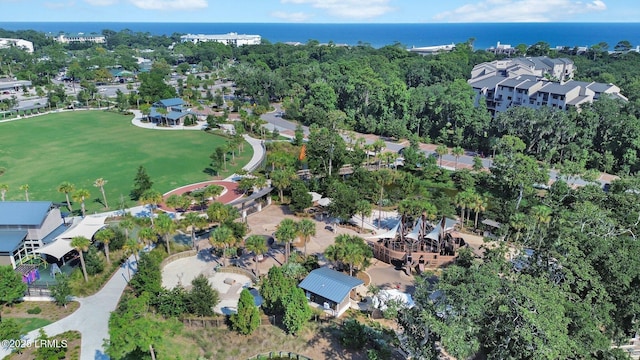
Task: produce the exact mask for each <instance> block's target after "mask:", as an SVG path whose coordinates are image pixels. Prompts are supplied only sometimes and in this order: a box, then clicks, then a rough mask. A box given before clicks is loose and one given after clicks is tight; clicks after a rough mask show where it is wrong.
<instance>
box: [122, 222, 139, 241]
mask: <svg viewBox="0 0 640 360" xmlns="http://www.w3.org/2000/svg"><path fill="white" fill-rule="evenodd" d="M135 225H136V224H135V223H134V222H133V220H131V219H129V218H125V219H123V220H121V221H120V223H118V226H120V227H121V228H122V229H124V237H125V238H126V239H129V230H133V227H134V226H135Z"/></svg>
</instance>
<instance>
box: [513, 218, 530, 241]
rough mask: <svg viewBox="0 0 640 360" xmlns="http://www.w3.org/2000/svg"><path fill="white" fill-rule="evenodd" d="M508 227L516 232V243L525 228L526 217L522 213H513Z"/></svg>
mask: <svg viewBox="0 0 640 360" xmlns="http://www.w3.org/2000/svg"><path fill="white" fill-rule="evenodd" d="M509 227H511V228H513V230H515V232H516V238H515V240H514V242H518V239H519V238H520V234H521V233H522V230H523V229H524V228H526V227H527V216H526V215H525V214H523V213H515V214H513V215H511V217H510V218H509Z"/></svg>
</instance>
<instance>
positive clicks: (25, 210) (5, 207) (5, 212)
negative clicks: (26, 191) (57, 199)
mask: <svg viewBox="0 0 640 360" xmlns="http://www.w3.org/2000/svg"><path fill="white" fill-rule="evenodd" d="M51 205H52V204H51V201H0V226H2V225H5V226H12V225H14V226H15V225H25V226H37V225H40V224H42V222H43V221H44V219H45V218H46V217H47V213H49V209H51Z"/></svg>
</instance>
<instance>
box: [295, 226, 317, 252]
mask: <svg viewBox="0 0 640 360" xmlns="http://www.w3.org/2000/svg"><path fill="white" fill-rule="evenodd" d="M296 233H297V235H298V236H299V237H300V239H301V240H302V241H303V242H304V256H307V243H308V242H309V240H311V237H312V236H315V235H316V223H314V222H313V221H311V220H309V219H302V220H300V222H298V223H297V224H296Z"/></svg>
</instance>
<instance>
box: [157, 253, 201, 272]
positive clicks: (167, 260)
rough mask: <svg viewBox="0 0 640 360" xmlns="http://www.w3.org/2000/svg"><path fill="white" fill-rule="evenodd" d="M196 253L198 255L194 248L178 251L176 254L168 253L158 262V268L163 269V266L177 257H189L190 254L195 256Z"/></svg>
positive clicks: (177, 258)
mask: <svg viewBox="0 0 640 360" xmlns="http://www.w3.org/2000/svg"><path fill="white" fill-rule="evenodd" d="M196 255H198V252H197V251H196V250H187V251H183V252H179V253H177V254H173V255H169V256H167V257H166V258H165V259H164V260H162V262H161V263H160V270H162V269H164V267H165V266H167V264H169V263H171V262H174V261H176V260H179V259H184V258H187V257H191V256H196Z"/></svg>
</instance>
